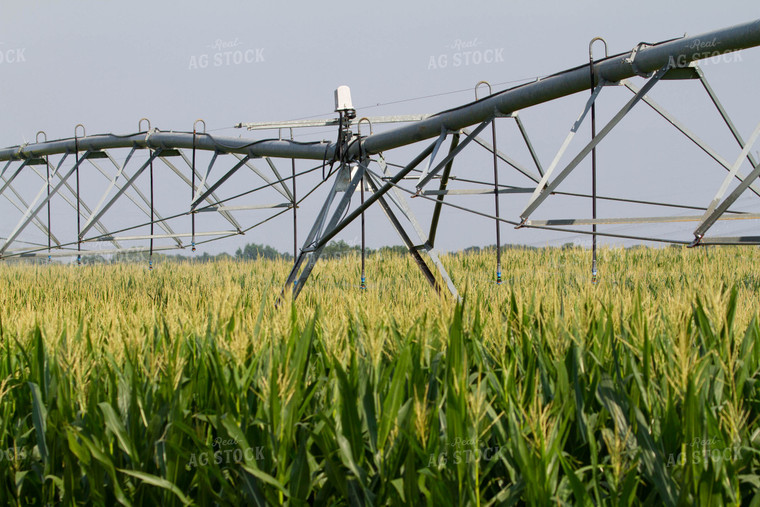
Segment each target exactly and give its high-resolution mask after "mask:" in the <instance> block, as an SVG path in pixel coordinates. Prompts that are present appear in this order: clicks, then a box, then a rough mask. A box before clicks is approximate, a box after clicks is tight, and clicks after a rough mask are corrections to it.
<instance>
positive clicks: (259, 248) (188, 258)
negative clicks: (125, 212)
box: [6, 240, 676, 264]
mask: <svg viewBox="0 0 760 507" xmlns="http://www.w3.org/2000/svg"><path fill="white" fill-rule="evenodd" d="M671 246H676V245H671ZM544 248H555V247H536V246H526V245H510V244H508V245H502V246H501V250H502V251H507V250H543V249H544ZM558 248H561V249H563V250H567V249H573V248H583V247H580V246H578V245H575V244H574V243H565V244H563V245H561V246H560V247H558ZM627 248H628V249H639V248H641V249H645V248H647V247H646V246H644V245H633V246H629V247H627ZM495 250H496V245H487V246H483V247H480V246H471V247H467V248H465V249H464V250H462V252H463V253H465V254H472V253H478V252H494V251H495ZM407 252H408V251H407V249H406V247H405V246H402V245H393V246H383V247H380V248H366V254H367V256H371V255H378V254H379V255H404V254H406V253H407ZM360 254H361V247H360V246H359V245H352V244H348V243H346V242H345V241H343V240H339V241H331V242H330V243H328V244H327V245H326V246H325V248H324V250H322V255H321V257H320V258H322V259H328V260H329V259H340V258H343V257H350V256H354V255H355V256H359V255H360ZM148 258H149V255H148V252H145V251H142V250H141V251H139V252H135V251H130V250H125V251H124V252H119V253H116V254H113V255H111V256H110V258H107V257H104V256H102V255H98V254H87V255H83V256H82V264H123V263H130V262H145V263H147V262H148ZM257 259H271V260H278V259H284V260H288V261H292V260H293V255H292V254H290V253H287V252H280V251H279V250H277V249H276V248H274V247H272V246H269V245H264V244H259V243H248V244H247V245H245V246H244V247H241V248H238V249H237V251H236V252H235V255H230V254H229V253H226V252H222V253H220V254H216V255H212V254H209V253H207V252H204V253H202V254H198V255H195V254H191V255H183V254H164V253H154V254H153V262H154V264H158V263H163V262H200V263H204V262H216V261H223V260H237V261H250V260H257ZM6 262H29V263H35V264H42V263H47V259H43V258H41V257H39V258H34V259H24V258H23V257H22V258H17V259H14V258H9V259H7V260H6ZM54 262H57V261H54Z"/></svg>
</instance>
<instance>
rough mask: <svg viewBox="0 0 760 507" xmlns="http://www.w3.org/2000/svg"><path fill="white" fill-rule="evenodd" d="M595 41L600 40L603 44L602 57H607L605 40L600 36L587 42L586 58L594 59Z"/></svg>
mask: <svg viewBox="0 0 760 507" xmlns="http://www.w3.org/2000/svg"><path fill="white" fill-rule="evenodd" d="M595 42H601V43H602V44H604V57H605V58H607V57H609V53H608V52H607V41H606V40H604V39H603V38H602V37H594V38H593V39H591V42H589V43H588V58H589V60H591V61H594V43H595Z"/></svg>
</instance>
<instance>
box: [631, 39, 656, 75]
mask: <svg viewBox="0 0 760 507" xmlns="http://www.w3.org/2000/svg"><path fill="white" fill-rule="evenodd" d="M649 47H652V44H647V43H646V42H639V43H638V44H636V47H635V48H633V49H632V50H631V56H629V57H628V58H626V59H625V60H624V61H625V63H630V64H631V69H632V70H633V72H634V73H635V74H636V75H637V76H641V77H644V78H650V77H652V75H653V74H654V72H644V71H642V70H641V69H640V68H639V66H638V65H636V56H638V54H639V51H641V50H642V49H646V48H649Z"/></svg>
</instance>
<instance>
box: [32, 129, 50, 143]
mask: <svg viewBox="0 0 760 507" xmlns="http://www.w3.org/2000/svg"><path fill="white" fill-rule="evenodd" d="M40 134H42V135H44V136H45V141H44V142H47V133H46V132H45V131H44V130H39V131H37V135H36V136H35V138H34V142H35V143H39V142H40Z"/></svg>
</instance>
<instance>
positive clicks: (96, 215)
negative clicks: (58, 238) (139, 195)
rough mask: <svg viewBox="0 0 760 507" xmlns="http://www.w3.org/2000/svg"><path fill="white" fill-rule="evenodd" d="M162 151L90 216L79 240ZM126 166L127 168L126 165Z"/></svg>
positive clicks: (153, 156) (152, 156) (159, 150)
mask: <svg viewBox="0 0 760 507" xmlns="http://www.w3.org/2000/svg"><path fill="white" fill-rule="evenodd" d="M162 151H163V150H161V149H160V148H159V149H158V150H155V151H154V152H153V153H151V155H150V157H148V160H146V161H145V163H144V164H143V165H141V166H140V168H139V169H137V171H135V173H134V174H133V175H132V177H131V178H129V179H128V180H127V181H126V182H125V183H124V185H123V186H122V187H121V188H120V189H119V190H118V191H117V192H116V194H115V195H114V196H113V197H112V198H111V200H110V201H108V202H107V203H106V204H104V205H103V204H102V207H100V208H99V209H96V210H95V212H94V213H92V214H91V215H90V219H89V220H87V223H85V224H84V227H82V231H81V232H80V233H79V238H80V239H81V238H84V235H85V234H87V231H89V230H90V228H92V226H93V225H94V223H95V222H97V221H99V220H100V219H101V217H102V216H103V215H104V214H105V213H106V211H108V209H109V208H110V207H111V206H113V204H114V203H115V202H116V200H117V199H118V198H119V197H121V196H122V194H124V192H126V191H127V189H129V188H130V187H131V186H132V185H133V184H134V183H135V181H136V180H137V178H138V177H139V176H140V175H141V174H142V173H143V171H145V169H146V168H148V167H149V166H150V164H151V162H153V161H154V160H155V159H156V158H158V157H159V156H160V155H161V152H162ZM124 165H125V166H126V163H125V164H124ZM115 181H116V180H115V179H114V180H113V182H114V184H115ZM111 188H113V186H111V187H109V189H108V191H110V190H111ZM102 202H103V200H101V203H102Z"/></svg>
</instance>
